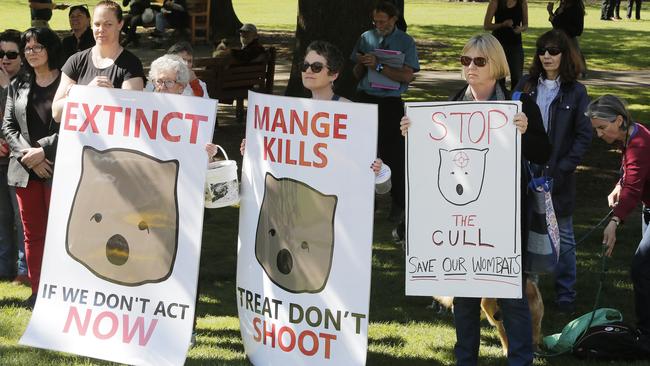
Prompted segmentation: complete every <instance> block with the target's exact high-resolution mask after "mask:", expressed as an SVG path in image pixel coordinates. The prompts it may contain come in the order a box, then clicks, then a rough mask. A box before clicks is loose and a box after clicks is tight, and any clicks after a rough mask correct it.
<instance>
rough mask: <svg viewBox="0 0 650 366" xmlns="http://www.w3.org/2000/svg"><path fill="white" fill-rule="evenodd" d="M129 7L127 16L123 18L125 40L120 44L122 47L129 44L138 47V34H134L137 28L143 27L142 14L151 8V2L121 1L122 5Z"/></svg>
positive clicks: (140, 0)
mask: <svg viewBox="0 0 650 366" xmlns="http://www.w3.org/2000/svg"><path fill="white" fill-rule="evenodd" d="M129 4H131V6H130V7H129V14H127V15H126V16H125V17H124V22H125V24H124V29H123V31H124V33H126V38H125V39H124V41H123V42H122V45H123V46H125V47H126V46H127V45H128V44H129V43H132V44H133V46H135V47H138V46H139V45H140V41H139V37H138V34H137V33H136V31H137V29H138V26H142V25H144V20H143V18H144V17H143V14H144V11H145V10H146V9H147V8H150V7H151V0H123V1H122V5H123V6H127V5H129Z"/></svg>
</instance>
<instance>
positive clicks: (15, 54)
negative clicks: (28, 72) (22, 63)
mask: <svg viewBox="0 0 650 366" xmlns="http://www.w3.org/2000/svg"><path fill="white" fill-rule="evenodd" d="M5 56H7V58H8V59H10V60H15V59H17V58H18V52H16V51H7V52H5V51H2V50H0V59H2V58H4V57H5Z"/></svg>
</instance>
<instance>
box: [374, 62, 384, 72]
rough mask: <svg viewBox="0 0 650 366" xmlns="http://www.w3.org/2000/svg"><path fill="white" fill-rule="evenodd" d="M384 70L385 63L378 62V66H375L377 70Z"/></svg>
mask: <svg viewBox="0 0 650 366" xmlns="http://www.w3.org/2000/svg"><path fill="white" fill-rule="evenodd" d="M382 70H384V64H377V66H375V71H377V72H382Z"/></svg>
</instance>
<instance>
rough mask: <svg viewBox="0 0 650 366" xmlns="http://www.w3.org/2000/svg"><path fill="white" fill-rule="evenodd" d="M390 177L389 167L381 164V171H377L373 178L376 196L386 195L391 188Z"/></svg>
mask: <svg viewBox="0 0 650 366" xmlns="http://www.w3.org/2000/svg"><path fill="white" fill-rule="evenodd" d="M390 176H391V171H390V167H389V166H388V165H386V164H385V163H384V164H381V169H379V173H377V175H376V176H375V192H376V193H377V194H386V193H388V192H390V189H391V187H392V183H391V181H390Z"/></svg>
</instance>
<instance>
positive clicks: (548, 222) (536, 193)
mask: <svg viewBox="0 0 650 366" xmlns="http://www.w3.org/2000/svg"><path fill="white" fill-rule="evenodd" d="M526 165H527V167H528V172H529V173H530V177H531V178H530V183H528V189H529V190H530V194H529V198H530V201H529V202H530V208H531V209H532V210H531V211H532V212H531V220H530V228H529V229H528V246H527V248H526V252H527V253H526V258H525V262H524V271H525V272H527V273H532V274H545V273H553V272H554V271H555V266H556V265H557V263H558V260H559V259H560V229H559V227H558V224H557V218H556V217H555V210H554V209H553V200H552V197H551V191H552V190H553V178H551V177H549V176H547V175H545V174H542V176H541V177H537V178H535V175H534V174H533V172H532V169H531V167H530V163H527V164H526Z"/></svg>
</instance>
